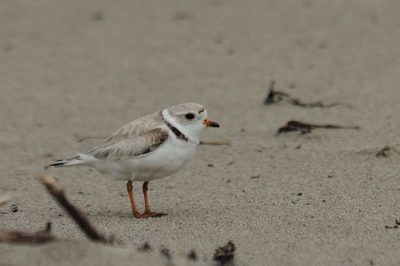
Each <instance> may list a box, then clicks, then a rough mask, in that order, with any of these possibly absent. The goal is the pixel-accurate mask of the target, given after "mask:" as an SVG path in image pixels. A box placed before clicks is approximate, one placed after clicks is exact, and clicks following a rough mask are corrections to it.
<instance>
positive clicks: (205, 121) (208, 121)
mask: <svg viewBox="0 0 400 266" xmlns="http://www.w3.org/2000/svg"><path fill="white" fill-rule="evenodd" d="M203 124H204V125H206V126H207V127H219V125H218V123H217V122H214V121H211V120H210V118H208V117H207V118H206V120H204V122H203Z"/></svg>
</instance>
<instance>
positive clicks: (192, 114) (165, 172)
mask: <svg viewBox="0 0 400 266" xmlns="http://www.w3.org/2000/svg"><path fill="white" fill-rule="evenodd" d="M207 127H219V125H218V124H217V123H216V122H213V121H211V120H210V119H209V118H208V117H207V111H206V109H205V108H204V107H203V106H201V105H199V104H196V103H184V104H178V105H175V106H172V107H170V108H167V109H164V110H163V111H161V112H156V113H153V114H150V115H147V116H145V117H142V118H139V119H136V120H134V121H132V122H130V123H129V124H127V125H125V126H123V127H122V128H120V129H119V130H117V131H116V132H115V133H114V134H112V135H111V136H110V137H108V138H107V139H105V140H104V141H103V142H102V143H101V144H100V145H99V146H96V147H94V148H93V149H91V150H90V151H88V152H86V153H78V155H77V156H75V157H71V158H67V159H63V160H58V161H56V162H55V163H53V164H51V165H49V166H54V167H66V166H81V165H84V166H88V167H92V168H95V169H97V170H98V171H99V172H100V173H103V174H109V175H110V176H111V177H112V178H113V179H115V180H128V183H127V189H128V194H129V199H130V201H131V206H132V213H133V215H134V216H135V217H136V218H148V217H159V216H162V215H165V214H164V213H157V212H152V211H150V207H149V202H148V199H147V190H148V184H149V182H150V181H151V180H155V179H158V178H162V177H166V176H169V175H172V174H175V173H176V172H178V171H179V170H181V169H182V168H183V167H185V166H186V165H187V164H188V163H189V161H190V159H191V158H192V157H193V155H194V154H195V153H196V148H197V145H198V144H199V143H200V136H201V134H202V133H203V131H204V130H205V129H206V128H207ZM132 181H144V183H143V187H142V188H143V196H144V203H145V211H144V213H139V212H138V210H137V209H136V205H135V200H134V197H133V193H132Z"/></svg>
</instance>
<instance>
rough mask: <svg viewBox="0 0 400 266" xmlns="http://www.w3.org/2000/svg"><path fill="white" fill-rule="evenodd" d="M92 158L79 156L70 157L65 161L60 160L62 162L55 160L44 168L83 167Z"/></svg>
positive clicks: (84, 155) (83, 155)
mask: <svg viewBox="0 0 400 266" xmlns="http://www.w3.org/2000/svg"><path fill="white" fill-rule="evenodd" d="M92 160H93V158H92V157H91V156H89V155H87V154H79V153H78V155H77V156H74V157H70V158H67V159H62V160H57V161H55V162H54V163H52V164H50V165H47V166H46V168H48V167H68V166H79V165H85V164H87V163H88V162H89V161H92Z"/></svg>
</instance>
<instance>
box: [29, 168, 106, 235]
mask: <svg viewBox="0 0 400 266" xmlns="http://www.w3.org/2000/svg"><path fill="white" fill-rule="evenodd" d="M32 176H34V177H35V178H36V179H38V180H39V181H40V182H41V183H42V184H43V185H45V186H46V188H47V191H48V192H49V193H50V194H51V195H52V196H53V198H54V199H55V200H56V201H57V202H58V203H59V204H60V205H61V207H63V208H64V209H65V210H66V211H67V212H68V214H69V215H70V216H71V218H72V219H73V220H74V221H75V222H76V223H77V224H78V225H79V227H80V228H81V229H82V231H83V232H84V233H85V234H86V236H87V237H88V238H89V239H91V240H93V241H98V242H104V243H108V241H107V239H106V238H105V237H104V236H102V235H101V234H100V233H98V232H97V230H96V229H95V228H94V227H93V226H92V224H91V223H90V222H89V220H88V218H87V217H86V215H85V214H83V213H82V212H81V211H80V210H79V209H78V208H76V207H75V206H74V205H73V204H72V202H71V201H70V200H69V199H68V198H67V197H66V196H65V194H64V190H63V188H62V187H61V186H60V184H59V183H58V182H57V180H56V179H55V178H54V177H52V176H50V175H43V174H42V173H39V172H33V173H32Z"/></svg>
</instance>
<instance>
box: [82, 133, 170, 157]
mask: <svg viewBox="0 0 400 266" xmlns="http://www.w3.org/2000/svg"><path fill="white" fill-rule="evenodd" d="M121 130H123V129H121ZM117 133H118V131H117V132H116V134H115V136H116V138H114V141H112V140H113V139H110V138H109V139H107V140H105V141H104V142H103V144H102V145H101V146H98V147H95V148H94V149H93V150H91V151H89V152H87V154H90V155H92V156H93V157H94V158H96V159H108V160H124V159H129V158H132V157H135V156H139V155H143V154H146V153H150V152H152V151H153V150H155V149H157V148H158V147H160V146H161V145H162V144H163V143H164V142H165V141H166V140H167V139H168V132H166V131H164V130H163V129H161V128H155V129H151V130H149V131H147V132H144V133H143V134H140V135H136V136H133V137H132V136H131V137H130V136H128V135H127V136H125V137H121V136H118V134H117Z"/></svg>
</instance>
